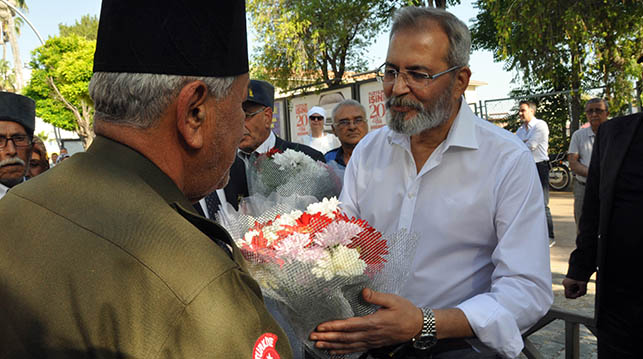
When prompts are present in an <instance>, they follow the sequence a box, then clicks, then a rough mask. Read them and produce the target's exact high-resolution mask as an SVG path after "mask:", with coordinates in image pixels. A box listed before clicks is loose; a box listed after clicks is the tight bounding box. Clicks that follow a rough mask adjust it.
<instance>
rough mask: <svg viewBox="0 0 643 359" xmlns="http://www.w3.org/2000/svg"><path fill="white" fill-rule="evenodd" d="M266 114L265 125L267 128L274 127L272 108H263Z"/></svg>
mask: <svg viewBox="0 0 643 359" xmlns="http://www.w3.org/2000/svg"><path fill="white" fill-rule="evenodd" d="M263 115H264V125H265V126H266V128H272V108H270V107H266V108H265V109H264V110H263Z"/></svg>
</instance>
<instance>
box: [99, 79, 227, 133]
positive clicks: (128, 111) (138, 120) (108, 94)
mask: <svg viewBox="0 0 643 359" xmlns="http://www.w3.org/2000/svg"><path fill="white" fill-rule="evenodd" d="M235 79H236V77H234V76H231V77H194V76H179V75H164V74H145V73H117V72H96V73H94V76H92V79H91V81H90V83H89V95H90V96H91V98H92V99H93V100H94V110H95V112H94V120H95V121H105V122H111V123H117V124H121V125H127V126H132V127H138V128H150V127H153V126H155V125H156V124H157V123H158V121H159V119H160V118H161V116H162V115H163V113H164V112H165V110H166V109H167V107H168V106H169V105H170V103H172V101H173V100H174V98H175V97H176V96H178V94H179V92H180V91H181V89H182V88H183V86H185V85H186V84H188V83H189V82H192V81H197V80H200V81H203V82H204V83H205V84H206V86H208V91H209V92H210V95H212V96H214V97H215V98H217V99H222V98H224V97H226V96H228V94H229V93H230V89H231V87H232V83H233V82H234V80H235Z"/></svg>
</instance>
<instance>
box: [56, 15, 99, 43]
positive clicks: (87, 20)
mask: <svg viewBox="0 0 643 359" xmlns="http://www.w3.org/2000/svg"><path fill="white" fill-rule="evenodd" d="M58 31H59V32H60V36H62V37H65V36H70V35H78V36H80V37H84V38H86V39H88V40H96V37H97V35H98V17H96V16H95V15H94V16H92V15H83V17H81V18H80V21H78V20H76V23H75V24H74V25H65V24H59V25H58Z"/></svg>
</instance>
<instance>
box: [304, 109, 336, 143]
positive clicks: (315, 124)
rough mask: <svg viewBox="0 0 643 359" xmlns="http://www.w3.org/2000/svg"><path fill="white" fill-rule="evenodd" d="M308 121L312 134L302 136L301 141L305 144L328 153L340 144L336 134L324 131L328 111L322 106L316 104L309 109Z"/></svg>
mask: <svg viewBox="0 0 643 359" xmlns="http://www.w3.org/2000/svg"><path fill="white" fill-rule="evenodd" d="M308 121H309V123H310V135H306V136H304V137H302V139H301V141H302V143H303V144H304V145H306V146H310V147H312V148H314V149H315V150H317V151H319V152H321V153H326V152H328V151H330V150H332V149H333V148H335V147H337V146H339V145H340V143H339V140H338V139H337V137H336V136H335V135H333V134H331V133H326V132H324V122H325V121H326V111H325V110H324V109H323V108H322V107H319V106H314V107H312V108H311V109H310V110H308Z"/></svg>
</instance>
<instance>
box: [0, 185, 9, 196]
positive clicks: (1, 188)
mask: <svg viewBox="0 0 643 359" xmlns="http://www.w3.org/2000/svg"><path fill="white" fill-rule="evenodd" d="M8 190H9V187H7V186H5V185H3V184H2V183H0V198H2V197H4V195H5V194H7V191H8Z"/></svg>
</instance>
